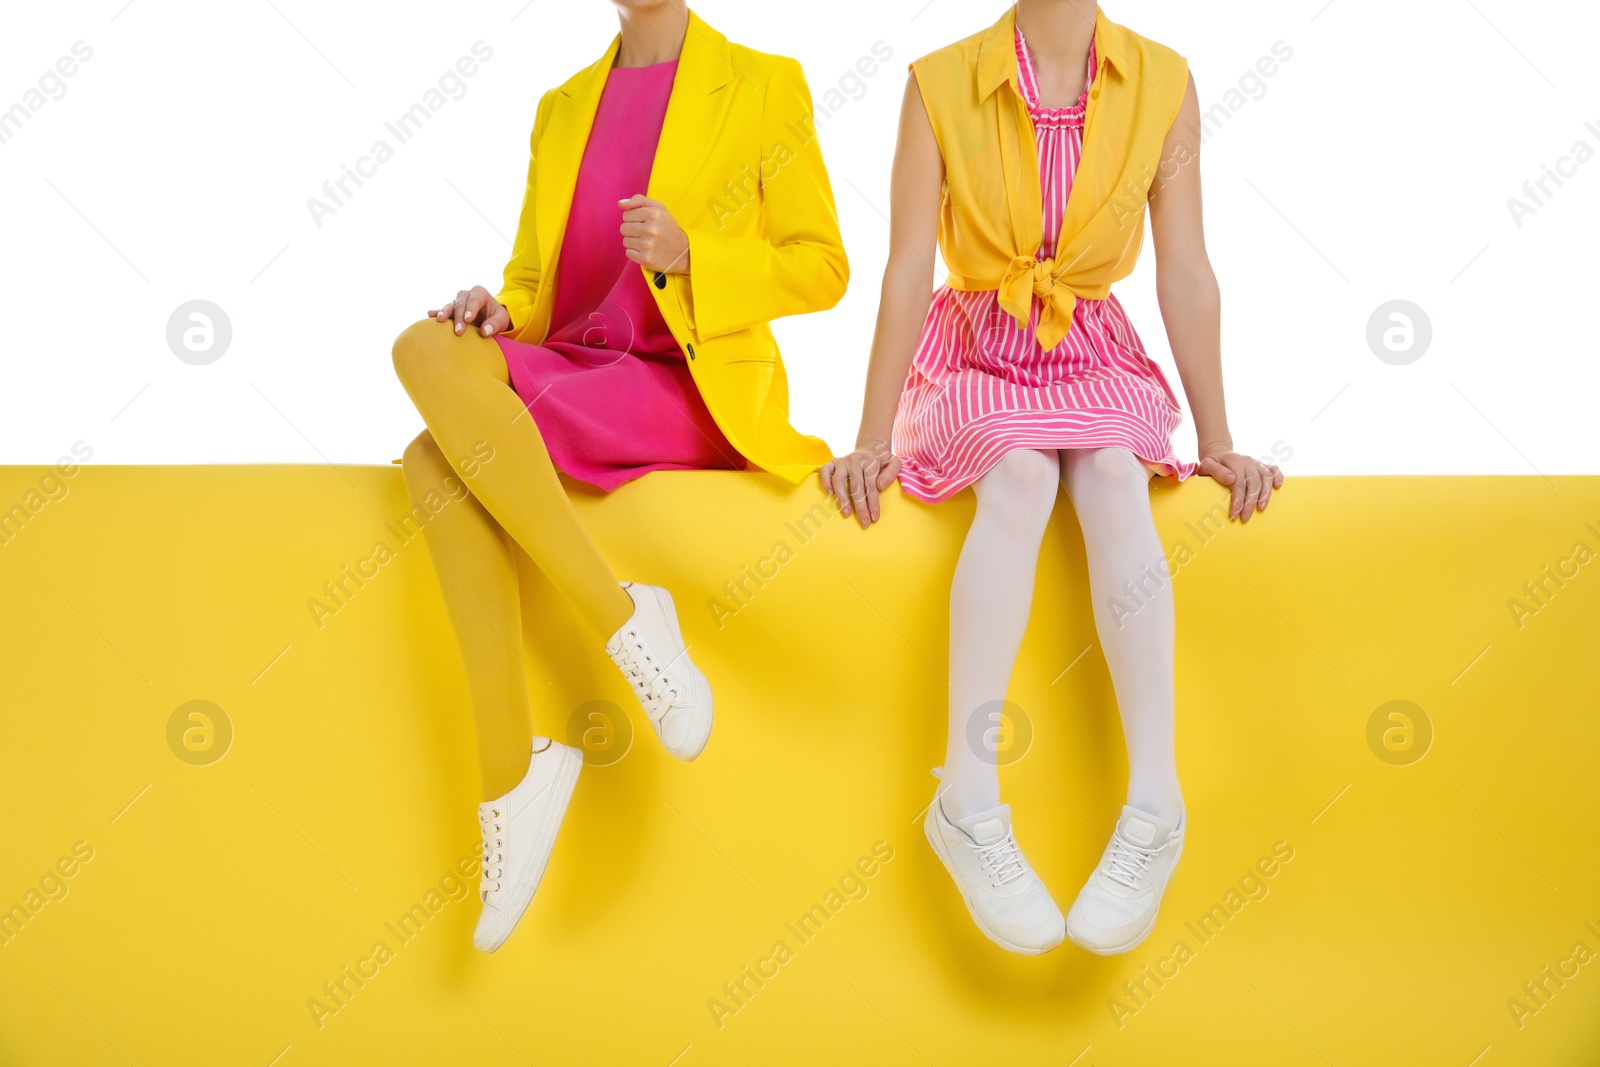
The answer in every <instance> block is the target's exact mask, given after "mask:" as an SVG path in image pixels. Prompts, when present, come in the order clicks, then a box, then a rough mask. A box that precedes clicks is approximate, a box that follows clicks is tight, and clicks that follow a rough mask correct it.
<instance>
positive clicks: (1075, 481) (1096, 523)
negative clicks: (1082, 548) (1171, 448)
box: [1063, 448, 1150, 530]
mask: <svg viewBox="0 0 1600 1067" xmlns="http://www.w3.org/2000/svg"><path fill="white" fill-rule="evenodd" d="M1064 462H1065V477H1064V479H1063V481H1064V482H1065V483H1066V487H1067V495H1068V496H1069V497H1071V498H1072V504H1073V507H1074V508H1075V509H1077V512H1078V521H1079V523H1080V524H1081V525H1082V526H1083V527H1084V528H1085V530H1088V529H1090V528H1091V527H1094V528H1099V527H1107V526H1109V527H1111V528H1112V529H1121V528H1124V527H1126V526H1127V525H1128V523H1129V521H1131V519H1132V518H1133V517H1135V516H1139V517H1145V516H1148V515H1149V507H1150V472H1149V468H1147V467H1146V466H1145V465H1144V461H1143V460H1141V459H1140V458H1139V457H1138V456H1136V455H1134V454H1133V453H1132V452H1131V451H1129V450H1128V449H1126V448H1089V449H1075V450H1073V451H1071V452H1068V453H1067V454H1066V457H1065V461H1064Z"/></svg>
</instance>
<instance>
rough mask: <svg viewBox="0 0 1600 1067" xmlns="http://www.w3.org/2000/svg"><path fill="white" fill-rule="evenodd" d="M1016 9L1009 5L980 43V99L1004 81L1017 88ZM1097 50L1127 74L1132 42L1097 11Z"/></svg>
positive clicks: (1120, 72)
mask: <svg viewBox="0 0 1600 1067" xmlns="http://www.w3.org/2000/svg"><path fill="white" fill-rule="evenodd" d="M1016 34H1017V9H1016V7H1014V6H1013V7H1009V8H1007V9H1006V13H1005V14H1004V15H1001V16H1000V21H999V22H996V23H995V24H994V25H993V26H990V27H989V29H988V30H987V31H985V32H984V35H983V40H982V42H980V43H979V45H978V70H977V78H978V99H980V100H986V99H988V97H989V94H990V93H992V92H994V91H995V90H996V89H998V88H1000V86H1001V85H1002V84H1004V83H1007V82H1009V83H1011V87H1012V89H1013V90H1014V89H1015V88H1016V78H1017V47H1016ZM1094 39H1095V51H1096V52H1097V53H1098V54H1099V56H1100V62H1101V63H1102V64H1103V65H1105V66H1108V67H1110V68H1111V69H1112V70H1114V71H1116V72H1117V75H1118V76H1119V77H1126V76H1127V74H1128V70H1129V67H1130V66H1131V64H1132V63H1133V56H1132V53H1131V51H1130V47H1129V42H1128V40H1127V37H1126V35H1125V34H1124V32H1123V29H1122V27H1121V26H1118V25H1117V24H1116V23H1114V22H1112V21H1111V20H1110V19H1108V18H1106V16H1105V12H1103V11H1097V12H1096V14H1095V22H1094Z"/></svg>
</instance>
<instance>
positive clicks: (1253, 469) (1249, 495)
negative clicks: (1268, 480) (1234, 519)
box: [1239, 461, 1261, 522]
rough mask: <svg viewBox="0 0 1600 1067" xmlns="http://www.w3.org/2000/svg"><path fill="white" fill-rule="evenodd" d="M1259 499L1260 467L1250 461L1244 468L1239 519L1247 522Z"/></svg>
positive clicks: (1253, 512)
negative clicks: (1242, 497) (1242, 496)
mask: <svg viewBox="0 0 1600 1067" xmlns="http://www.w3.org/2000/svg"><path fill="white" fill-rule="evenodd" d="M1260 499H1261V469H1260V468H1259V467H1257V466H1256V464H1255V463H1254V462H1253V461H1251V462H1249V463H1247V464H1246V465H1245V469H1244V502H1243V503H1241V504H1240V505H1239V521H1241V522H1249V521H1250V516H1251V515H1254V514H1255V512H1256V503H1257V502H1258V501H1259V500H1260Z"/></svg>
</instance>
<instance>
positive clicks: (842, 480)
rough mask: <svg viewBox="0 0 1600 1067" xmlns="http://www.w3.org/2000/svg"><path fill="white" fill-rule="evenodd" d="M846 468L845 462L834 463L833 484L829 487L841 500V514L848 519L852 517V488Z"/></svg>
mask: <svg viewBox="0 0 1600 1067" xmlns="http://www.w3.org/2000/svg"><path fill="white" fill-rule="evenodd" d="M846 469H847V468H846V465H845V464H844V463H836V464H834V467H833V478H832V485H831V486H830V487H829V488H830V489H831V490H832V491H833V497H834V499H835V500H837V501H839V514H841V515H843V516H844V517H845V518H847V519H848V518H849V517H850V489H849V478H848V477H847V475H846Z"/></svg>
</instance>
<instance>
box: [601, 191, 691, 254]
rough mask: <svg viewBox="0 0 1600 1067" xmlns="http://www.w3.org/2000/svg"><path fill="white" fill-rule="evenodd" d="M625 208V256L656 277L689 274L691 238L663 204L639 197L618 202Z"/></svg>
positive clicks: (623, 236) (641, 195) (623, 216)
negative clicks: (653, 273) (656, 275)
mask: <svg viewBox="0 0 1600 1067" xmlns="http://www.w3.org/2000/svg"><path fill="white" fill-rule="evenodd" d="M617 206H618V207H620V208H622V247H623V249H624V254H625V255H627V257H628V258H629V259H631V260H633V261H634V262H635V263H637V264H639V265H640V266H642V267H644V269H645V270H653V271H655V272H656V273H657V274H688V273H689V235H688V234H686V233H684V232H683V227H682V226H679V225H678V220H677V219H674V218H673V217H672V212H670V211H668V210H667V209H666V207H665V206H664V205H662V204H659V203H657V202H656V201H654V200H651V199H650V198H649V197H648V196H644V195H643V194H640V195H638V196H630V197H628V199H626V200H619V201H617Z"/></svg>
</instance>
